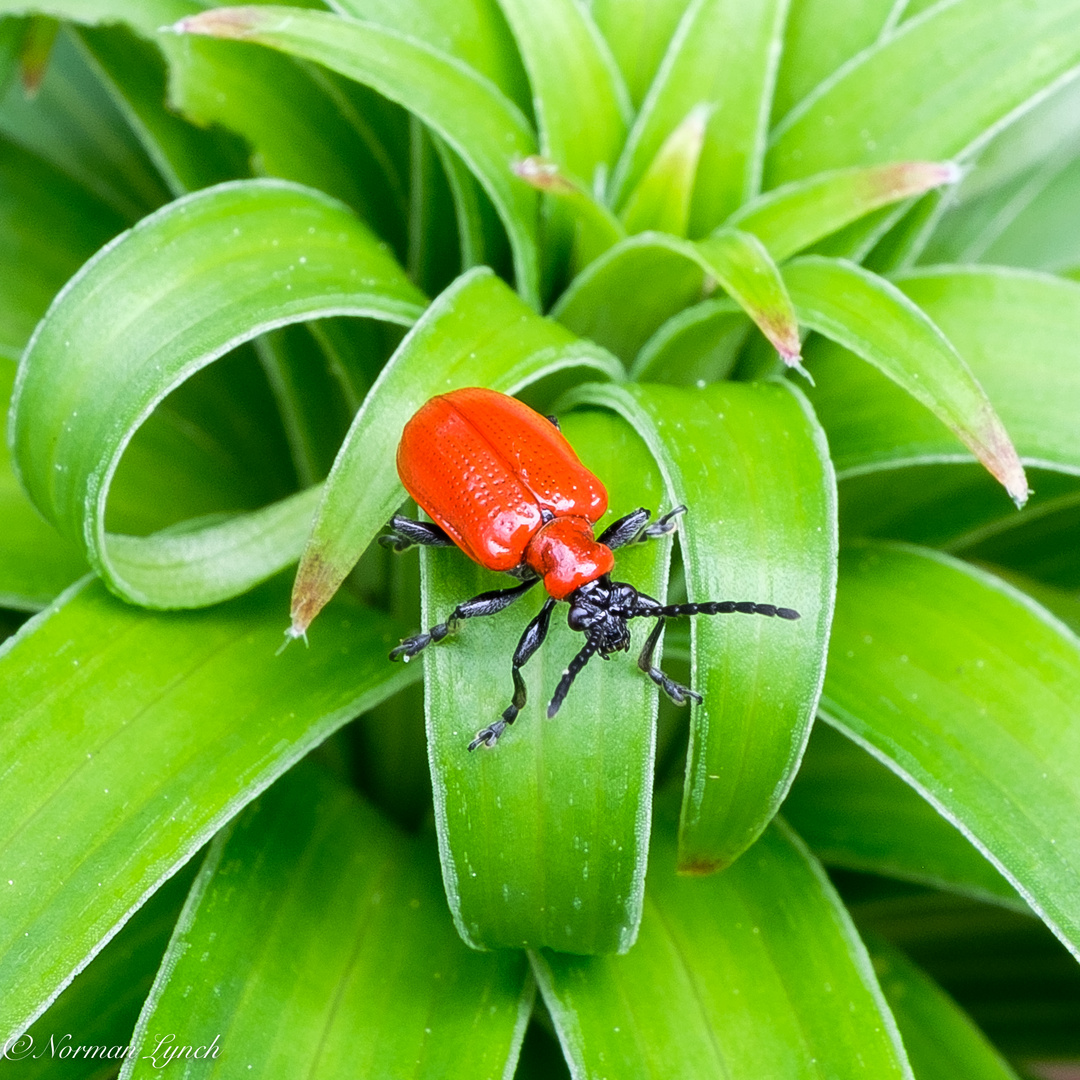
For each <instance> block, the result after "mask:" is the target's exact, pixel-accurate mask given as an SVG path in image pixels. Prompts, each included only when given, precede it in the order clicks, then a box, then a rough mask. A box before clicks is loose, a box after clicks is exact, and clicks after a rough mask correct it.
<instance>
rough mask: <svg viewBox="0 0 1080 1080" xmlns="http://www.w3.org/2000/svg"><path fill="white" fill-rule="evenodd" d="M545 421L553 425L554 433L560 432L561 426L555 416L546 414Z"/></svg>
mask: <svg viewBox="0 0 1080 1080" xmlns="http://www.w3.org/2000/svg"><path fill="white" fill-rule="evenodd" d="M547 419H548V420H550V421H551V422H552V423H553V424H554V425H555V430H556V431H562V424H560V423H559V418H558V417H557V416H552V415H550V414H548V417H547Z"/></svg>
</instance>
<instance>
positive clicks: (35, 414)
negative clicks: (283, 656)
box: [11, 180, 423, 607]
mask: <svg viewBox="0 0 1080 1080" xmlns="http://www.w3.org/2000/svg"><path fill="white" fill-rule="evenodd" d="M422 303H423V297H422V296H421V295H420V293H419V292H418V291H417V290H416V289H414V288H413V287H412V286H411V285H410V284H409V283H408V281H407V280H406V279H405V276H404V273H403V271H402V270H401V269H400V268H399V267H398V266H397V264H396V263H395V262H394V261H393V259H392V258H391V257H390V255H389V254H388V253H387V252H386V251H385V249H384V247H383V246H382V245H380V244H379V243H378V242H377V241H376V240H375V239H374V237H372V236H371V234H370V233H369V232H368V231H367V229H365V228H364V227H363V226H362V225H361V224H360V222H359V221H357V219H356V218H355V217H353V216H352V214H350V213H349V212H348V211H347V209H346V208H345V207H343V206H341V205H340V204H339V203H337V202H335V201H334V200H332V199H330V198H329V197H327V196H325V195H322V194H320V193H318V192H314V191H310V190H307V189H304V188H300V187H297V186H295V185H292V184H287V183H284V182H281V181H271V180H256V181H241V182H237V183H233V184H224V185H221V186H219V187H216V188H209V189H206V190H204V191H201V192H198V193H196V194H194V195H191V196H187V197H185V198H184V199H180V200H177V201H176V202H174V203H171V204H170V205H169V206H167V207H165V208H164V209H162V210H161V211H159V212H158V213H156V214H154V215H152V216H151V217H149V218H147V219H145V220H144V221H143V222H141V223H140V224H139V225H137V226H136V227H135V228H134V229H133V230H131V231H130V232H128V233H125V234H124V235H123V236H122V237H120V238H119V239H118V240H117V241H115V242H114V243H113V244H111V245H110V246H109V247H107V248H105V249H104V250H103V251H101V252H100V253H99V254H98V255H97V256H95V257H94V258H93V259H92V260H91V261H90V262H89V263H87V264H86V266H84V267H83V269H82V270H81V271H80V272H79V274H78V275H77V276H76V277H75V278H74V279H72V281H71V282H70V283H69V284H68V286H67V287H66V289H65V290H64V292H63V293H62V294H61V297H60V299H59V300H58V301H57V302H56V303H55V304H54V306H53V307H52V309H51V310H50V312H49V314H48V316H47V317H46V318H45V320H44V321H43V322H42V323H41V325H40V326H39V328H38V330H37V332H36V334H35V336H34V340H33V341H32V343H31V344H30V346H29V347H28V349H27V353H26V356H25V359H24V361H23V363H22V365H21V367H20V369H19V377H18V380H17V382H16V387H15V394H14V400H13V406H12V424H11V445H12V448H13V451H14V460H15V464H16V467H17V469H18V472H19V476H20V479H21V480H22V482H23V484H24V485H25V487H26V489H27V491H28V492H29V494H30V497H31V498H32V499H33V500H34V503H35V505H36V506H37V507H38V509H39V510H40V511H41V512H42V513H43V514H44V515H45V517H46V518H47V519H48V520H49V521H50V522H52V523H53V524H54V525H55V526H56V528H57V529H58V530H59V531H60V533H61V534H62V535H64V536H67V537H69V538H70V539H72V540H75V541H77V542H79V543H80V544H82V545H85V550H86V552H87V555H88V557H89V559H90V562H91V565H92V566H93V567H94V568H95V569H96V570H98V572H99V573H101V574H102V576H103V577H104V578H105V580H106V581H107V582H108V583H109V586H110V587H111V588H112V589H114V590H115V591H117V592H118V593H120V595H122V596H124V597H126V598H127V599H130V600H133V601H136V602H139V603H145V604H149V605H151V606H158V607H175V606H198V605H200V604H208V603H213V602H215V601H217V600H221V599H223V598H225V597H228V596H234V595H236V594H237V593H239V592H242V591H243V590H244V589H246V588H249V587H250V586H251V585H252V584H254V583H255V582H256V581H259V580H262V579H263V578H265V577H267V576H269V575H270V574H271V573H273V572H275V571H276V570H278V569H280V568H281V567H282V566H283V565H285V564H286V563H288V562H289V561H290V560H291V559H294V558H296V556H297V554H298V553H299V550H300V545H301V544H302V542H303V535H304V532H305V531H306V528H307V525H308V522H309V520H310V518H309V515H310V512H311V507H312V506H313V505H314V499H315V498H316V497H317V492H313V491H310V490H309V491H308V492H302V493H300V494H299V495H298V496H295V497H293V498H291V499H287V500H284V501H282V502H280V503H275V504H272V505H271V506H269V507H265V508H263V509H262V510H260V511H257V512H255V513H253V514H251V515H247V516H242V517H239V518H233V519H230V520H228V521H226V522H224V523H223V524H218V525H210V526H206V527H204V528H201V529H200V528H198V527H197V526H194V527H191V528H189V529H187V530H185V531H184V532H182V533H173V534H170V535H167V536H163V535H157V536H151V537H135V536H126V535H125V536H120V535H116V534H112V535H110V534H108V533H107V532H106V528H105V512H106V504H107V501H108V496H109V486H110V482H111V480H112V478H113V475H114V472H115V470H116V467H117V465H118V463H119V461H120V458H121V456H122V455H123V453H124V450H125V447H126V446H127V443H128V441H129V440H130V439H131V437H132V435H133V434H134V432H135V431H136V429H137V428H138V427H139V426H140V424H141V423H142V421H143V419H144V418H145V417H146V415H147V414H148V413H149V411H150V410H151V409H152V408H153V407H154V405H155V404H157V403H158V402H159V401H161V400H162V399H163V398H164V397H165V396H166V394H167V393H169V391H170V390H172V389H173V388H174V387H176V386H177V385H178V384H179V383H181V382H183V381H184V380H185V379H186V378H187V377H189V376H190V375H191V374H192V373H193V372H195V371H197V370H198V369H199V368H201V367H204V366H206V365H207V364H209V363H210V362H211V361H212V360H214V359H216V358H217V357H218V356H220V355H221V354H222V353H224V352H226V351H227V350H228V349H230V348H232V347H233V346H235V345H237V344H238V343H240V342H242V341H245V340H248V339H250V338H252V337H254V336H255V335H257V334H258V333H259V332H260V331H262V330H266V329H270V328H272V327H274V326H280V325H283V324H286V323H289V322H294V321H298V320H301V319H311V318H319V317H320V316H324V315H341V314H351V315H370V316H375V317H379V318H384V319H389V320H391V321H394V322H398V323H406V324H407V323H409V322H411V321H412V320H413V319H414V318H415V317H416V316H417V315H418V314H419V312H420V310H421V305H422Z"/></svg>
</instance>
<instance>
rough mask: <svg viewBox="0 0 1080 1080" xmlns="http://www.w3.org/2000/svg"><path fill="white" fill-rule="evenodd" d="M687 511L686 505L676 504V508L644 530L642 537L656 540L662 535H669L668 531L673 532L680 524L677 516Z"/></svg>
mask: <svg viewBox="0 0 1080 1080" xmlns="http://www.w3.org/2000/svg"><path fill="white" fill-rule="evenodd" d="M685 513H686V507H685V506H676V507H675V509H674V510H669V511H668V512H667V513H666V514H665V515H664V516H663V517H662V518H659V519H658V520H656V521H654V522H653V523H652V524H651V525H649V526H647V527H646V528H645V529H643V530H642V533H641V539H642V540H656V539H658V538H659V537H661V536H667V535H668V533H673V532H674V531H675V527H676V526H677V525H678V522H677V521H676V518H678V517H679V516H680V515H682V514H685Z"/></svg>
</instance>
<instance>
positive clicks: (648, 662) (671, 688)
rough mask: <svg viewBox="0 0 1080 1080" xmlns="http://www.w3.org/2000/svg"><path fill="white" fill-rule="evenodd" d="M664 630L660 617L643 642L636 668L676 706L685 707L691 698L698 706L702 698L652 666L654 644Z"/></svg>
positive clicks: (694, 691)
mask: <svg viewBox="0 0 1080 1080" xmlns="http://www.w3.org/2000/svg"><path fill="white" fill-rule="evenodd" d="M663 629H664V619H663V617H662V616H661V617H660V618H659V619H657V620H656V625H655V626H654V627H653V628H652V633H650V634H649V637H648V640H647V641H646V642H645V648H643V649H642V650H641V655H640V656H639V657H638V662H637V666H638V667H639V668H641V670H642V671H644V672H645V674H646V675H648V676H649V678H650V679H652V681H653V682H654V683H656V685H657V686H659V687H660V689H661V690H663V691H664V693H665V694H667V696H668V697H669V698H671V700H672V701H674V702H675V704H676V705H685V704H686V701H687V698H692V699H693V700H694V701H696V702H697V703H698V704H699V705H700V704H701V702H702V701H703V700H704V698H702V696H701V695H700V694H699V693H698V692H697V691H696V690H691V689H690V687H689V686H683V684H682V683H677V682H676V681H675V680H674V679H673V678H671V676H669V675H665V674H664V672H662V671H661V670H660V669H659V668H658V667H656V666H654V664H653V653H654V652H655V651H656V644H657V642H658V641H659V640H660V631H661V630H663Z"/></svg>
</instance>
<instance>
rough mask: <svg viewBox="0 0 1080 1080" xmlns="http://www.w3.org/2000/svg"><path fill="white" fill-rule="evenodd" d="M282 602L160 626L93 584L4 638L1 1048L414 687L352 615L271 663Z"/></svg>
mask: <svg viewBox="0 0 1080 1080" xmlns="http://www.w3.org/2000/svg"><path fill="white" fill-rule="evenodd" d="M284 602H285V594H284V590H283V589H282V588H281V583H278V584H275V585H273V586H266V587H264V588H262V589H260V590H258V591H257V592H254V593H252V594H251V595H249V596H247V597H244V598H242V599H239V600H236V601H233V602H231V603H229V604H225V605H221V606H218V607H214V608H210V609H207V610H205V611H200V612H183V613H171V614H167V615H166V614H162V613H160V612H153V611H147V610H145V609H140V608H135V607H132V606H130V605H128V604H124V603H122V602H120V601H119V600H117V599H115V598H114V597H112V596H110V595H109V594H108V593H107V592H106V590H105V589H104V587H103V586H102V585H100V584H99V583H89V584H83V585H79V586H75V587H74V589H73V590H71V591H70V592H68V593H67V594H65V595H64V596H63V597H61V598H60V600H58V601H57V602H56V603H55V604H54V605H52V606H51V607H50V608H48V609H46V611H44V612H43V613H42V614H41V615H39V616H37V617H35V618H34V619H33V620H31V622H29V623H27V624H26V626H25V627H24V628H23V629H22V630H21V631H20V632H19V634H17V635H16V636H15V637H14V638H10V639H9V640H8V641H7V642H6V643H5V645H4V647H3V652H2V655H0V680H2V682H3V685H4V698H3V701H2V702H0V722H2V723H3V728H4V733H5V736H4V748H3V755H2V762H0V771H2V773H3V775H4V776H5V781H4V784H3V786H2V788H0V822H3V828H2V829H0V866H2V867H3V870H2V873H3V875H4V878H3V880H4V882H5V888H4V890H3V891H2V892H0V927H2V928H3V929H2V933H0V991H2V992H0V1001H2V1005H0V1019H2V1023H0V1036H2V1038H3V1039H7V1038H8V1036H9V1035H11V1034H17V1033H18V1032H20V1031H22V1030H24V1029H25V1027H26V1025H27V1024H28V1023H29V1022H30V1021H31V1020H32V1019H33V1018H34V1017H35V1016H37V1015H38V1014H39V1013H40V1012H41V1011H42V1010H43V1009H44V1008H45V1007H46V1006H47V1005H48V1004H49V1003H50V1002H51V1001H52V999H53V998H54V997H55V996H56V994H58V993H59V992H60V990H62V989H63V987H64V986H66V985H67V983H68V982H69V981H70V979H71V978H72V976H73V975H74V974H75V973H76V972H78V971H79V970H80V969H81V968H82V967H83V966H84V965H85V964H86V963H87V962H88V961H89V960H90V959H91V958H92V957H93V956H94V955H95V953H96V952H97V951H98V950H99V949H100V948H101V947H102V946H103V945H104V944H105V942H107V941H108V940H109V938H110V937H112V935H113V934H114V933H116V931H117V930H118V929H119V927H120V926H122V925H123V923H124V922H126V921H127V919H128V918H129V917H130V916H131V914H132V913H133V912H134V911H135V910H136V909H137V908H138V907H139V906H140V905H141V904H142V903H143V902H144V901H145V899H146V898H147V896H149V895H150V894H151V893H152V892H154V890H155V889H157V888H158V887H159V886H160V884H161V882H162V881H164V880H165V879H166V878H168V877H170V876H171V875H172V874H174V873H175V872H176V870H177V869H178V868H179V867H180V866H182V865H183V864H184V863H185V862H186V861H187V860H188V859H190V858H191V856H192V855H193V854H194V853H195V852H196V851H197V850H198V849H199V848H200V847H201V846H202V845H203V844H205V843H206V841H207V840H209V839H210V837H211V836H213V834H214V833H215V832H216V831H217V830H218V829H219V828H220V827H221V826H222V824H223V823H224V822H226V821H228V820H229V818H231V817H232V816H233V815H234V814H235V813H236V812H237V811H238V810H239V809H240V808H241V807H243V806H244V805H245V804H246V803H247V802H249V801H250V800H251V799H253V798H254V797H255V796H256V795H258V794H259V792H260V791H262V790H263V789H264V788H265V787H266V786H267V785H268V784H269V783H271V781H272V780H274V779H275V778H276V777H277V776H279V775H280V774H281V773H282V772H284V771H285V770H286V769H287V768H288V767H289V766H290V765H292V764H293V763H294V762H295V761H296V760H297V759H298V758H300V757H301V756H302V755H303V754H304V753H306V752H307V751H308V750H309V749H311V748H312V747H313V746H315V745H317V744H318V743H319V742H321V741H322V740H323V739H325V738H326V736H327V735H329V734H330V733H331V732H332V731H334V730H335V729H336V728H338V727H339V726H340V725H341V724H343V723H345V722H346V721H348V720H350V719H352V718H353V717H354V716H356V715H357V714H358V713H360V712H363V711H364V710H365V709H368V708H371V707H372V706H373V705H374V704H376V703H377V702H378V701H380V700H382V699H383V698H385V697H387V696H389V695H390V694H391V693H393V692H394V691H395V690H398V689H400V688H401V687H402V686H403V685H405V684H406V683H407V682H408V681H409V680H410V679H411V678H412V677H413V676H414V673H413V672H411V671H409V670H407V669H405V670H403V669H401V668H399V667H394V666H392V665H390V664H388V663H387V662H386V650H387V649H388V647H389V646H390V644H391V642H392V641H393V640H394V634H393V631H392V629H391V628H390V627H389V626H387V624H386V622H385V621H384V620H380V619H376V618H375V617H374V616H373V614H372V613H371V612H370V611H369V610H368V609H366V608H362V607H359V606H358V605H355V604H345V603H342V605H341V606H340V607H339V608H337V610H336V612H335V614H334V615H333V616H332V617H330V618H328V619H327V620H326V637H327V643H328V646H329V647H328V648H325V649H314V650H303V649H302V650H296V651H294V652H291V653H289V654H287V655H285V656H280V657H277V656H275V655H274V654H275V650H276V648H277V645H278V643H279V642H280V640H281V609H282V606H283V604H284ZM253 716H257V717H258V718H259V722H258V724H253V723H252V717H253ZM133 762H143V763H145V767H133V765H132V763H133Z"/></svg>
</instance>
